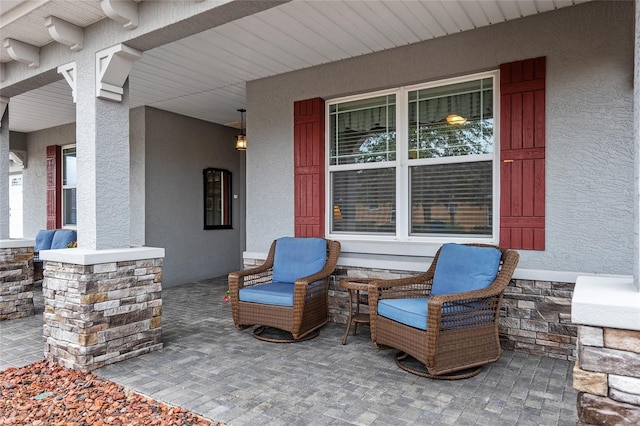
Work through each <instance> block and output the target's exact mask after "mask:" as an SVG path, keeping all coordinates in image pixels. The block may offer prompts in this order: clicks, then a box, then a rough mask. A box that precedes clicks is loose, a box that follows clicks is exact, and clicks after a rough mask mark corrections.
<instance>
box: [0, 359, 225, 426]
mask: <svg viewBox="0 0 640 426" xmlns="http://www.w3.org/2000/svg"><path fill="white" fill-rule="evenodd" d="M3 425H32V426H38V425H47V426H49V425H64V426H83V425H91V426H101V425H192V426H205V425H206V426H214V425H217V426H224V424H222V423H211V422H210V421H209V420H207V419H204V418H203V417H201V416H198V415H197V414H194V413H191V412H189V411H187V410H186V409H184V408H179V407H172V406H169V405H167V404H164V403H161V402H158V401H155V400H153V399H151V398H148V397H146V396H144V395H140V394H138V393H135V392H134V391H132V390H130V389H125V388H124V387H122V386H120V385H118V384H116V383H113V382H110V381H108V380H102V379H99V378H97V377H96V376H94V375H93V374H86V373H80V372H78V371H74V370H69V369H66V368H63V367H61V366H59V365H57V364H55V363H52V362H48V361H44V360H43V361H38V362H35V363H33V364H31V365H28V366H26V367H22V368H8V369H6V370H4V371H2V372H0V426H3Z"/></svg>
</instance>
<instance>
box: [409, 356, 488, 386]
mask: <svg viewBox="0 0 640 426" xmlns="http://www.w3.org/2000/svg"><path fill="white" fill-rule="evenodd" d="M407 357H409V358H411V359H412V360H414V361H415V359H414V358H413V357H412V356H410V355H409V354H406V353H404V352H398V353H397V354H396V365H397V366H398V367H400V368H401V369H403V370H404V371H407V372H409V373H411V374H415V375H417V376H421V377H427V378H429V379H438V380H460V379H468V378H469V377H473V376H476V375H478V373H480V371H482V366H479V367H475V368H467V369H465V370H461V371H456V372H453V373H448V374H438V375H434V374H430V373H429V372H428V371H427V370H426V369H420V370H418V369H417V368H413V367H410V366H409V365H407V364H406V363H403V362H402V361H404V360H405V359H406V358H407ZM415 363H416V364H419V362H418V361H416V362H415ZM421 365H422V364H421Z"/></svg>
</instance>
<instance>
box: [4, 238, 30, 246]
mask: <svg viewBox="0 0 640 426" xmlns="http://www.w3.org/2000/svg"><path fill="white" fill-rule="evenodd" d="M34 245H36V240H34V239H33V238H9V239H8V240H0V248H21V247H33V246H34Z"/></svg>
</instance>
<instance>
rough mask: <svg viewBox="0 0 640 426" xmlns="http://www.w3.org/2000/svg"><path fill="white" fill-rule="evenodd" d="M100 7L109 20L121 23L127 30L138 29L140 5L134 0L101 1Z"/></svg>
mask: <svg viewBox="0 0 640 426" xmlns="http://www.w3.org/2000/svg"><path fill="white" fill-rule="evenodd" d="M100 7H102V10H103V12H104V13H105V14H106V15H107V16H108V17H109V18H111V19H113V20H114V21H116V22H119V23H121V24H122V26H123V27H124V29H125V30H133V29H134V28H138V3H136V2H134V1H132V0H100Z"/></svg>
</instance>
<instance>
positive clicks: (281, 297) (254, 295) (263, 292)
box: [239, 282, 294, 306]
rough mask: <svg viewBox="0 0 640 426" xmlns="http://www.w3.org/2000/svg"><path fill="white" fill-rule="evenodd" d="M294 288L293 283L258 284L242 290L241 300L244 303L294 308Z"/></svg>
mask: <svg viewBox="0 0 640 426" xmlns="http://www.w3.org/2000/svg"><path fill="white" fill-rule="evenodd" d="M293 287H294V284H293V283H281V282H271V283H266V284H258V285H254V286H251V287H246V288H241V289H240V294H239V298H240V300H241V301H242V302H253V303H262V304H265V305H279V306H293Z"/></svg>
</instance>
